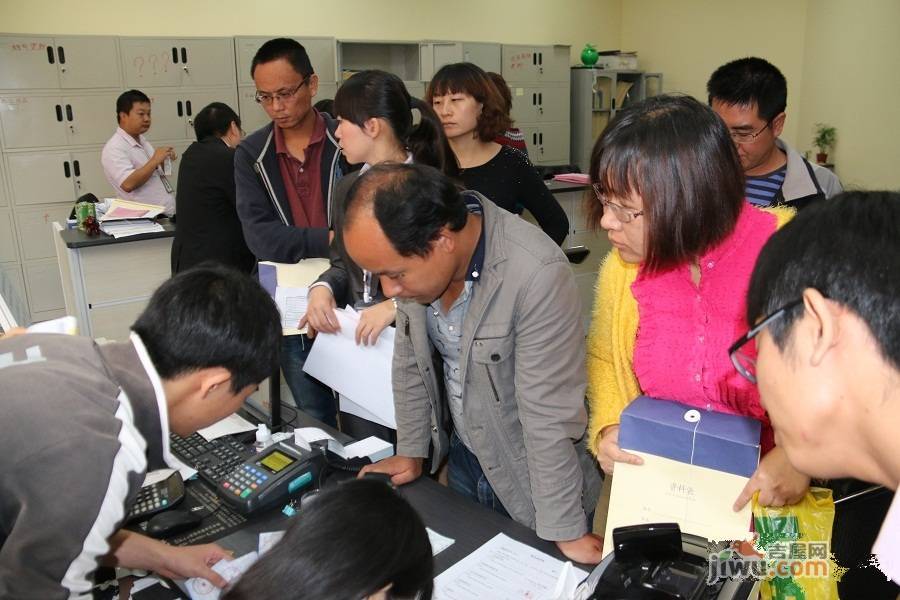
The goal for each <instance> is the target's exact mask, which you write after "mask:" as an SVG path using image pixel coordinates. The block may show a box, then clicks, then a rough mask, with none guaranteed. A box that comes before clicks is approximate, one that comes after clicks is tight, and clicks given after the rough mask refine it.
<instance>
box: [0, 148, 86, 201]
mask: <svg viewBox="0 0 900 600" xmlns="http://www.w3.org/2000/svg"><path fill="white" fill-rule="evenodd" d="M6 161H7V165H8V166H9V184H10V185H9V189H10V192H11V193H12V197H13V199H14V200H13V201H14V202H15V203H16V205H17V206H22V205H26V204H47V203H48V202H68V201H74V200H75V180H74V174H73V172H72V157H71V156H70V154H69V152H67V151H56V152H18V153H14V154H13V153H10V154H7V156H6Z"/></svg>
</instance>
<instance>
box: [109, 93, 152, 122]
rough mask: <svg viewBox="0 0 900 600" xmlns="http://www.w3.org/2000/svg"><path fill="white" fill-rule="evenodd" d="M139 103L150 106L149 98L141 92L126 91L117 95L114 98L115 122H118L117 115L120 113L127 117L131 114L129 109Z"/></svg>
mask: <svg viewBox="0 0 900 600" xmlns="http://www.w3.org/2000/svg"><path fill="white" fill-rule="evenodd" d="M140 102H146V103H147V104H150V98H148V97H147V94H145V93H144V92H142V91H141V90H128V91H127V92H122V93H121V94H119V97H118V98H116V121H118V120H119V115H121V114H122V113H125V114H126V115H127V114H128V113H130V112H131V107H132V106H134V105H135V104H137V103H140Z"/></svg>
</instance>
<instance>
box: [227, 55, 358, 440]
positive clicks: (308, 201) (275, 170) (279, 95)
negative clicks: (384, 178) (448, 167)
mask: <svg viewBox="0 0 900 600" xmlns="http://www.w3.org/2000/svg"><path fill="white" fill-rule="evenodd" d="M250 74H251V76H252V77H253V81H254V82H255V84H256V90H257V91H256V101H257V102H259V103H260V104H261V105H262V107H263V108H264V109H265V111H266V113H267V114H268V115H269V118H271V119H272V122H271V123H269V124H268V125H266V126H265V127H263V128H261V129H259V130H258V131H255V132H254V133H252V134H250V135H249V136H248V137H247V139H245V140H244V141H243V142H241V144H240V145H239V146H238V148H237V151H236V152H235V158H234V171H235V173H234V179H235V188H236V194H237V211H238V216H239V217H240V219H241V226H242V228H243V230H244V237H245V239H246V240H247V246H248V247H249V248H250V251H251V252H253V254H254V255H255V256H256V258H257V260H271V261H275V262H283V263H296V262H298V261H299V260H301V259H304V258H317V257H322V258H325V257H327V256H328V244H329V241H330V233H329V228H330V225H331V197H332V191H333V189H334V184H335V183H336V181H337V180H338V179H339V178H340V177H341V175H342V174H343V173H344V172H345V171H346V164H345V163H343V162H342V161H341V153H340V148H339V146H338V142H337V140H336V139H335V137H334V130H335V128H336V127H337V122H336V121H334V120H333V119H332V118H331V117H330V116H328V115H326V114H324V113H320V112H318V111H317V110H315V109H314V108H313V107H312V99H313V97H314V96H315V95H316V92H317V91H318V87H319V79H318V77H317V76H316V74H315V73H314V72H313V68H312V64H311V63H310V61H309V56H308V55H307V53H306V50H305V49H304V48H303V46H302V45H301V44H299V43H298V42H297V41H295V40H292V39H288V38H276V39H273V40H269V41H268V42H266V43H265V44H263V45H262V47H260V49H259V50H258V51H257V53H256V56H254V57H253V63H252V66H251V68H250ZM310 347H311V340H310V339H309V338H307V337H306V336H305V335H302V336H290V337H285V338H283V342H282V352H281V368H282V371H283V372H284V376H285V380H286V381H287V383H288V386H289V387H290V389H291V394H292V395H293V396H294V402H295V403H296V404H297V407H298V408H299V409H301V410H303V411H304V412H306V413H308V414H310V415H311V416H313V417H315V418H317V419H319V420H320V421H323V422H325V423H327V424H329V425H335V423H336V407H335V402H334V396H333V394H332V392H331V390H330V389H329V388H327V387H325V386H324V385H322V384H321V383H319V382H318V381H316V380H315V379H312V378H311V377H309V376H308V375H306V374H305V373H304V372H303V363H304V362H305V360H306V356H307V354H308V353H309V350H310Z"/></svg>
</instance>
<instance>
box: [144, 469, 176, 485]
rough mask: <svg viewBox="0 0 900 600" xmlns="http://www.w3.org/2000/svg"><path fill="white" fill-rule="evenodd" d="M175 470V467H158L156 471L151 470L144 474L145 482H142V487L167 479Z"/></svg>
mask: <svg viewBox="0 0 900 600" xmlns="http://www.w3.org/2000/svg"><path fill="white" fill-rule="evenodd" d="M174 472H175V469H157V470H155V471H149V472H148V473H147V474H146V475H144V483H142V484H141V487H147V486H148V485H153V484H154V483H159V482H160V481H165V480H166V479H168V478H169V477H171V476H172V473H174Z"/></svg>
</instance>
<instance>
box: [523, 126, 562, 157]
mask: <svg viewBox="0 0 900 600" xmlns="http://www.w3.org/2000/svg"><path fill="white" fill-rule="evenodd" d="M538 141H539V142H540V146H541V149H540V151H539V153H538V154H536V155H535V157H534V158H533V159H532V160H533V161H534V162H540V163H542V164H555V165H559V164H565V163H566V162H567V161H568V158H569V124H568V123H542V124H541V125H540V126H539V128H538Z"/></svg>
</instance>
